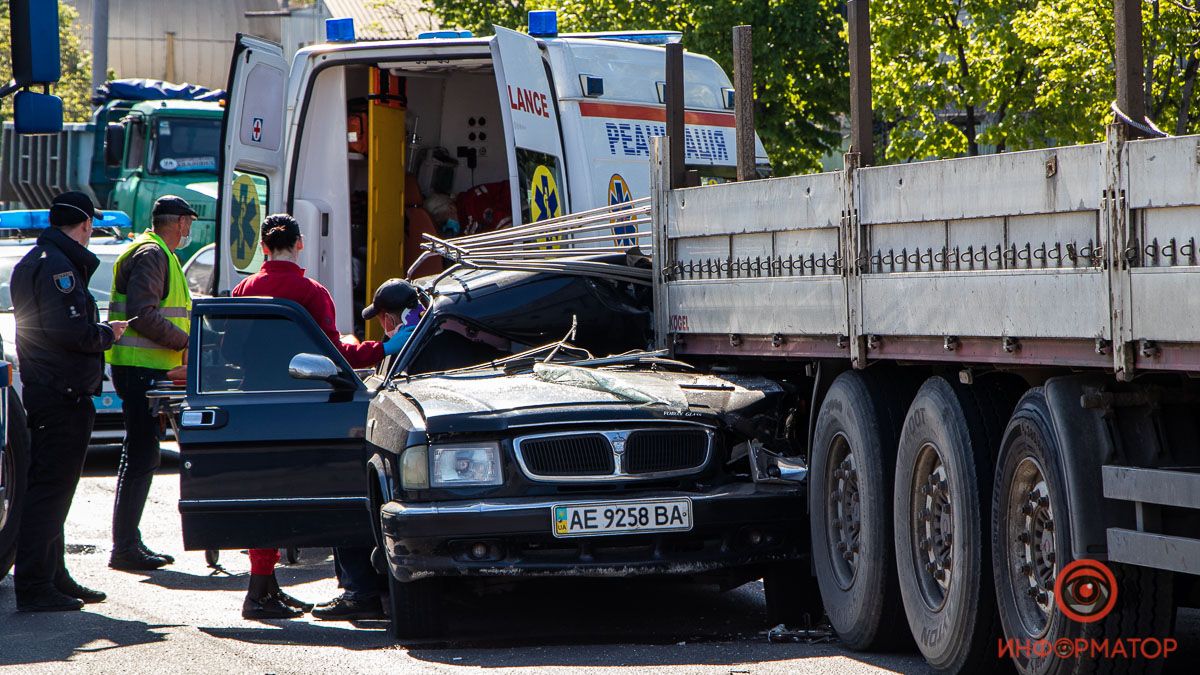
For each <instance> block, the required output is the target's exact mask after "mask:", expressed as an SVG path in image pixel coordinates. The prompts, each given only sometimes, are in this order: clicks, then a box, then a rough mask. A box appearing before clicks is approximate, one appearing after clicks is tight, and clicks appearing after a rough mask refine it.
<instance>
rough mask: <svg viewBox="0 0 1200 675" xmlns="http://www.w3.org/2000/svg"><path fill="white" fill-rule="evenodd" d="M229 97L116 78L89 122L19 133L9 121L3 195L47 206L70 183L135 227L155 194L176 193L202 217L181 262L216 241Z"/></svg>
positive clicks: (0, 177) (20, 203)
mask: <svg viewBox="0 0 1200 675" xmlns="http://www.w3.org/2000/svg"><path fill="white" fill-rule="evenodd" d="M224 96H225V94H224V92H221V91H212V90H209V89H205V88H203V87H196V86H193V85H186V84H184V85H178V84H171V83H168V82H160V81H157V80H115V81H112V82H109V83H107V84H106V85H105V86H104V87H101V88H100V91H99V92H98V94H97V96H96V98H94V99H93V103H94V104H95V105H96V108H95V109H94V110H93V112H92V117H91V120H90V121H88V122H87V123H83V124H78V123H76V124H64V125H63V130H62V131H61V132H59V133H57V134H50V135H45V136H20V135H17V134H16V133H15V130H14V128H13V125H12V123H5V124H4V129H3V148H2V150H0V201H2V202H5V203H6V204H5V206H6V207H7V208H10V209H12V208H22V207H24V208H28V209H44V208H49V207H50V201H51V200H52V199H53V198H54V196H55V195H57V194H59V193H61V192H65V191H67V190H80V191H82V192H85V193H87V194H89V195H90V196H91V197H92V198H93V200H94V201H95V202H96V203H97V204H99V205H100V207H101V208H107V209H115V210H120V211H124V212H125V213H127V214H129V217H130V220H131V221H132V222H133V231H134V233H136V232H140V231H142V230H144V229H146V228H147V227H149V226H150V211H151V209H152V208H153V206H154V201H155V200H156V199H158V198H159V197H161V196H163V195H168V194H174V195H179V196H180V197H183V198H184V199H186V200H188V202H190V203H191V205H192V208H194V209H195V210H196V213H198V214H200V216H199V218H198V219H197V220H196V222H195V223H194V224H193V226H192V242H191V244H189V245H188V246H186V247H184V248H182V249H180V250H179V251H177V252H176V253H177V254H178V256H179V258H180V260H181V261H186V260H188V258H189V257H191V255H192V254H193V253H195V252H196V251H197V250H199V249H200V248H201V247H203V246H204V245H205V244H209V243H211V242H212V241H213V238H214V215H215V213H216V201H217V175H216V168H217V160H218V157H219V154H220V149H221V123H222V120H223V118H224V116H225V108H224V105H223V101H222V99H223V98H224Z"/></svg>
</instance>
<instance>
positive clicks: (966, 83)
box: [871, 0, 1200, 161]
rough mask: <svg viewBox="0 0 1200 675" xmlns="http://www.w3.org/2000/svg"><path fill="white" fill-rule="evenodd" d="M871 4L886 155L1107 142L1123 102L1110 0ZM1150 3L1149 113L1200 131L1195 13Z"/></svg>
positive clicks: (1178, 128) (1169, 125)
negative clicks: (1117, 104) (1117, 102)
mask: <svg viewBox="0 0 1200 675" xmlns="http://www.w3.org/2000/svg"><path fill="white" fill-rule="evenodd" d="M1186 1H1187V2H1192V3H1194V2H1196V0H1186ZM872 5H873V6H872V8H871V13H872V24H873V25H872V37H873V39H874V41H875V44H874V53H873V67H872V71H873V77H874V85H873V88H874V95H875V106H876V119H878V120H880V122H881V125H882V127H883V129H884V137H885V140H886V151H885V154H884V156H885V158H886V159H887V160H889V161H909V160H914V159H923V158H928V157H948V156H954V155H964V154H967V155H974V154H980V153H984V152H995V151H1004V150H1020V149H1025V148H1033V147H1043V146H1047V145H1061V144H1074V143H1087V142H1094V141H1098V140H1100V139H1101V138H1103V136H1104V126H1105V124H1106V123H1107V122H1109V121H1110V120H1111V119H1112V111H1111V108H1110V105H1111V103H1112V101H1113V99H1114V98H1115V93H1114V92H1115V65H1114V57H1113V45H1114V26H1113V9H1112V2H1111V0H877V1H876V2H874V3H872ZM1142 7H1143V19H1144V22H1145V27H1144V31H1143V35H1144V45H1145V52H1146V74H1147V85H1146V102H1147V105H1146V109H1147V114H1148V116H1149V117H1150V118H1151V119H1153V120H1155V121H1156V122H1157V123H1158V124H1159V126H1161V127H1163V128H1164V129H1165V130H1167V131H1171V132H1174V133H1187V132H1190V131H1195V130H1196V129H1197V127H1198V124H1197V121H1196V120H1195V117H1196V115H1195V112H1194V111H1193V109H1192V99H1193V96H1194V85H1195V80H1196V71H1197V46H1196V44H1195V41H1196V39H1197V38H1198V37H1200V30H1198V26H1200V24H1198V22H1197V14H1196V13H1195V11H1194V9H1190V8H1188V7H1187V6H1184V5H1180V4H1176V3H1175V2H1174V1H1172V0H1166V1H1162V2H1160V1H1159V0H1150V1H1149V2H1145V3H1143V4H1142Z"/></svg>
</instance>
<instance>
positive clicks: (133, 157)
mask: <svg viewBox="0 0 1200 675" xmlns="http://www.w3.org/2000/svg"><path fill="white" fill-rule="evenodd" d="M126 136H127V137H128V138H129V140H128V141H126V145H125V168H126V169H129V170H131V171H136V170H137V169H140V168H142V162H143V161H144V160H145V156H146V125H145V124H143V123H142V122H130V123H129V127H128V130H127V131H126Z"/></svg>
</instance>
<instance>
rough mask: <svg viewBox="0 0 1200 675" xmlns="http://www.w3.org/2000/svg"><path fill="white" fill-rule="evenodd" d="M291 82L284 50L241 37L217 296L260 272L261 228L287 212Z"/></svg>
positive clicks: (233, 79)
mask: <svg viewBox="0 0 1200 675" xmlns="http://www.w3.org/2000/svg"><path fill="white" fill-rule="evenodd" d="M287 82H288V64H287V61H286V60H285V59H284V56H283V47H281V46H279V45H277V44H275V43H274V42H270V41H267V40H264V39H262V38H256V37H250V36H247V35H242V34H240V33H239V34H238V36H237V42H236V44H235V45H234V48H233V60H232V62H231V63H230V66H229V88H228V93H227V96H228V99H227V100H228V107H227V108H226V110H225V122H224V126H223V127H222V138H221V167H220V172H221V182H220V185H219V188H218V196H217V235H216V242H217V264H216V272H215V274H214V275H213V278H214V281H215V284H216V287H215V288H214V289H213V290H214V291H215V292H219V291H228V290H229V289H231V288H233V287H234V286H236V285H237V283H238V282H239V281H241V279H242V278H243V277H245V276H246V275H249V274H253V273H254V272H256V271H258V268H259V267H260V266H261V265H262V249H261V247H260V246H259V245H258V240H259V224H260V223H261V222H262V219H263V217H265V216H266V215H268V214H270V213H271V212H272V209H274V210H276V211H282V210H283V194H284V182H283V173H284V154H285V153H286V151H287V120H286V119H285V113H286V108H285V104H284V96H285V94H286V92H287ZM214 294H216V293H214Z"/></svg>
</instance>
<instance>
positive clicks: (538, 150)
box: [214, 20, 767, 332]
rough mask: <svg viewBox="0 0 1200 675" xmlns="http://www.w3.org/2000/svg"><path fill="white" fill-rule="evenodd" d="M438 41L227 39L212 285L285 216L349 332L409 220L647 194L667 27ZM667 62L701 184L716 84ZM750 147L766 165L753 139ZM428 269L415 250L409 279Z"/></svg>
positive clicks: (690, 65)
mask: <svg viewBox="0 0 1200 675" xmlns="http://www.w3.org/2000/svg"><path fill="white" fill-rule="evenodd" d="M335 21H337V20H335ZM342 21H345V20H342ZM450 35H453V36H454V37H446V33H439V34H434V35H433V36H423V38H422V39H417V40H404V41H385V42H352V41H351V42H341V43H327V44H322V45H316V46H313V47H309V48H305V49H302V50H300V51H299V52H298V53H297V54H296V56H295V59H294V61H293V63H292V64H291V66H290V67H289V66H288V64H287V63H286V62H285V60H284V56H283V50H282V49H281V48H280V47H279V45H276V44H273V43H270V42H266V41H264V40H261V39H258V38H252V37H246V36H239V38H238V42H237V46H236V48H235V50H234V55H233V62H232V65H231V71H230V78H229V106H228V116H227V120H226V128H225V132H224V148H223V150H224V153H223V156H222V174H223V175H222V184H221V195H220V202H219V203H220V216H219V220H220V223H219V235H218V243H217V248H218V256H217V259H218V263H217V273H216V274H215V275H214V278H215V283H216V286H217V288H216V290H218V291H220V290H226V289H229V288H232V287H233V286H234V285H235V284H237V283H238V281H240V280H241V279H242V278H244V277H245V276H246V275H248V274H251V273H253V272H254V271H256V270H257V269H258V268H259V266H260V265H261V263H262V253H261V251H260V247H259V246H258V240H257V237H258V226H259V223H260V222H261V220H262V218H263V217H264V216H265V215H267V214H269V213H272V212H277V211H289V212H291V213H293V214H294V215H295V216H296V217H297V219H298V220H299V221H300V224H301V227H302V228H303V233H304V241H305V247H304V250H303V252H302V254H301V261H300V262H301V265H302V266H303V267H305V268H306V269H307V270H308V274H309V276H311V277H313V278H316V279H318V280H319V281H321V282H322V283H324V284H325V285H326V286H327V287H329V289H330V290H331V292H332V293H333V295H334V301H335V303H336V306H337V308H338V317H337V320H338V327H339V329H340V330H342V331H344V332H350V331H353V330H355V329H358V330H359V331H361V330H362V326H361V325H356V321H355V317H357V316H358V309H359V308H361V307H362V306H363V303H364V301H365V300H366V299H367V298H368V297H369V294H370V293H371V292H372V290H373V289H374V288H375V286H376V285H377V284H378V283H380V282H381V281H383V280H385V279H387V278H389V277H393V276H401V277H402V276H405V271H406V270H407V269H408V266H409V265H410V264H411V263H412V262H413V260H415V259H416V257H417V256H418V255H419V252H420V251H419V244H420V242H421V237H420V235H421V234H422V233H424V232H428V233H431V234H435V235H436V236H445V237H451V236H453V235H455V234H458V233H464V234H465V233H477V232H483V231H487V230H490V229H496V228H500V227H506V226H509V225H517V224H522V223H528V222H534V221H539V220H545V219H548V218H552V217H555V216H559V215H563V214H566V213H572V212H578V211H583V210H587V209H592V208H596V207H599V206H605V205H610V204H619V203H622V202H627V201H630V200H632V199H636V198H639V197H645V196H648V195H649V180H650V171H649V163H648V161H647V158H648V157H649V153H650V150H649V149H650V139H651V138H652V137H654V136H661V135H664V132H665V122H664V120H665V107H664V105H663V101H664V84H665V83H664V72H665V65H664V61H665V59H664V52H663V50H662V48H661V45H662V44H665V43H666V42H669V41H674V40H678V39H679V37H680V36H679V34H678V33H662V32H656V33H650V32H635V33H627V34H588V35H563V36H558V35H556V34H554V33H553V31H544V30H543V31H541V32H540V33H539V35H538V36H537V37H533V36H530V35H526V34H523V33H518V32H514V31H511V30H506V29H503V28H497V29H496V35H494V36H492V37H486V38H474V37H469V34H467V33H462V34H455V33H450ZM684 73H685V97H684V98H685V101H684V102H685V107H686V109H687V111H686V115H685V124H686V131H685V144H686V157H687V164H688V166H689V168H691V169H696V170H697V171H698V172H699V173H700V175H701V178H702V179H704V180H710V181H711V180H724V179H726V178H731V177H733V175H734V167H735V164H736V160H735V152H734V150H735V146H734V144H735V140H734V139H735V134H734V116H733V113H732V101H733V90H732V88H731V85H730V82H729V78H728V77H727V76H726V75H725V73H724V72H722V70H721V68H720V67H719V66H718V65H717V64H716V63H715V62H713V61H712V60H711V59H709V58H707V57H704V56H700V55H696V54H685V60H684ZM756 155H757V157H758V160H757V161H758V163H759V164H760V165H763V166H764V167H765V166H766V162H767V158H766V153H765V151H764V150H763V149H762V144H761V143H756ZM614 227H615V228H619V227H620V225H619V223H615V224H614ZM626 227H628V226H626ZM615 233H618V234H619V233H621V232H619V231H617V232H615ZM440 269H441V262H440V261H430V263H426V265H424V266H423V268H422V269H421V270H419V271H418V273H417V274H415V276H421V275H422V274H430V273H435V272H437V271H440ZM368 330H369V329H368Z"/></svg>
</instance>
